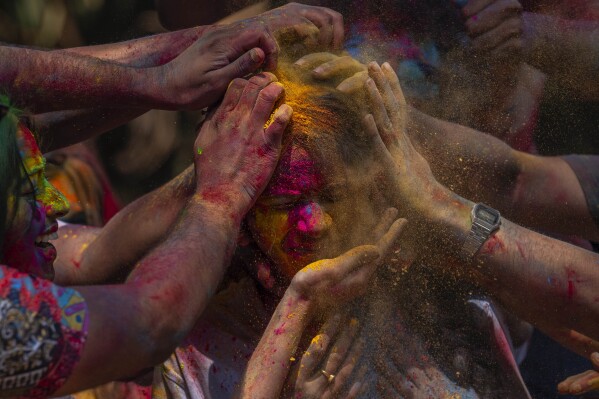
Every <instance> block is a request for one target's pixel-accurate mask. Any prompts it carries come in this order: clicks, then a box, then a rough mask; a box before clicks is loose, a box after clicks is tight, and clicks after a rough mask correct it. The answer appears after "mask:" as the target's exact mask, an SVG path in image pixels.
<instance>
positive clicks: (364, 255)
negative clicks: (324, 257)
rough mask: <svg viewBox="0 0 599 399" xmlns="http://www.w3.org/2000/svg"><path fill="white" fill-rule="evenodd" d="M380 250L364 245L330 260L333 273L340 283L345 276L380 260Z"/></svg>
mask: <svg viewBox="0 0 599 399" xmlns="http://www.w3.org/2000/svg"><path fill="white" fill-rule="evenodd" d="M379 257H380V254H379V250H378V248H377V247H376V246H374V245H362V246H359V247H356V248H353V249H350V250H349V251H347V252H345V253H344V254H342V255H341V256H338V257H337V258H335V259H329V260H328V261H329V267H331V272H332V273H333V274H334V276H336V277H337V281H339V280H340V279H341V278H342V277H343V276H346V275H348V274H350V273H351V272H352V271H354V270H356V269H359V268H360V267H362V266H364V265H370V264H372V263H373V262H375V261H376V260H377V259H379Z"/></svg>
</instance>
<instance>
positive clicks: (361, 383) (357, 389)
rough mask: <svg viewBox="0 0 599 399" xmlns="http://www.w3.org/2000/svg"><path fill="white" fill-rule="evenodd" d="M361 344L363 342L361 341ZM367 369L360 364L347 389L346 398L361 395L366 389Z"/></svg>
mask: <svg viewBox="0 0 599 399" xmlns="http://www.w3.org/2000/svg"><path fill="white" fill-rule="evenodd" d="M362 346H363V343H362ZM367 371H368V369H367V368H366V366H362V367H360V369H359V370H358V374H357V375H356V378H355V380H356V382H354V383H353V384H352V386H351V387H350V389H349V392H348V393H347V397H346V399H355V398H358V397H361V396H362V395H363V394H364V393H365V392H366V390H367V389H368V387H369V385H370V384H369V381H367V380H366V372H367Z"/></svg>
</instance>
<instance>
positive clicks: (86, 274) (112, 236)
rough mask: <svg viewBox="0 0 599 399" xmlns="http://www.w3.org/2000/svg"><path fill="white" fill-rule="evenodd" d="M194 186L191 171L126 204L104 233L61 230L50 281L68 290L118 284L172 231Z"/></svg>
mask: <svg viewBox="0 0 599 399" xmlns="http://www.w3.org/2000/svg"><path fill="white" fill-rule="evenodd" d="M194 187H195V176H194V170H193V167H191V166H190V167H189V168H187V169H186V170H185V171H183V172H182V173H181V174H180V175H179V176H177V177H176V178H175V179H173V180H171V181H170V182H169V183H167V184H165V185H164V186H163V187H161V188H159V189H157V190H154V191H152V192H151V193H148V194H146V195H144V196H143V197H141V198H139V199H137V200H135V201H134V202H132V203H131V204H129V205H127V206H126V207H125V208H124V209H123V210H121V211H120V212H119V213H118V214H116V215H115V216H114V217H113V218H112V219H111V220H110V222H108V224H107V225H106V226H104V227H103V228H97V227H89V226H77V225H67V226H63V227H61V228H60V229H59V230H58V236H59V238H58V240H56V241H55V242H54V245H55V246H56V248H57V251H58V258H57V259H56V262H55V263H54V269H55V271H56V273H55V277H54V281H55V282H56V283H57V284H59V285H67V286H71V285H81V284H103V283H106V282H109V281H112V282H116V281H122V280H123V279H124V278H125V277H126V276H127V275H128V274H129V272H130V271H131V268H132V267H133V265H134V264H135V263H136V262H137V261H138V260H139V259H140V258H141V257H142V256H143V255H144V254H146V253H147V252H148V251H149V250H150V249H151V248H153V247H155V246H156V245H157V244H158V243H159V242H160V241H162V240H163V239H164V237H166V236H167V233H168V232H169V231H170V230H172V228H173V227H174V225H175V222H176V221H177V217H178V216H179V214H180V213H181V211H182V210H183V208H184V207H185V205H186V203H187V202H188V201H189V199H190V197H191V196H192V195H193V193H194ZM106 253H110V256H106Z"/></svg>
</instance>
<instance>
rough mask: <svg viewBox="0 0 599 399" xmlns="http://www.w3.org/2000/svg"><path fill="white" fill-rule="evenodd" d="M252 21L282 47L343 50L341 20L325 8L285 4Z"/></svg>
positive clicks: (340, 16) (336, 13) (339, 15)
mask: <svg viewBox="0 0 599 399" xmlns="http://www.w3.org/2000/svg"><path fill="white" fill-rule="evenodd" d="M252 20H257V21H260V22H262V23H263V24H265V25H266V26H267V27H268V28H269V29H270V30H271V31H272V32H274V34H275V35H276V36H277V38H279V39H280V40H282V41H284V42H286V43H289V42H291V43H293V42H300V43H302V44H304V45H306V46H307V47H308V49H312V50H315V49H321V50H328V49H334V50H339V49H341V48H342V47H343V36H344V30H343V16H342V15H341V14H340V13H338V12H336V11H333V10H331V9H329V8H325V7H317V6H309V5H305V4H299V3H288V4H286V5H284V6H282V7H279V8H275V9H273V10H270V11H267V12H265V13H263V14H260V15H258V16H257V17H255V18H252V19H250V20H248V21H252Z"/></svg>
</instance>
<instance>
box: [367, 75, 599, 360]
mask: <svg viewBox="0 0 599 399" xmlns="http://www.w3.org/2000/svg"><path fill="white" fill-rule="evenodd" d="M369 72H370V76H371V78H372V79H371V80H369V81H368V84H367V86H368V91H369V93H370V97H371V100H372V103H373V110H374V117H372V116H370V115H369V116H368V117H367V118H366V126H367V128H368V131H369V132H370V134H371V137H372V140H373V145H375V148H378V150H379V151H380V157H379V159H381V160H382V161H383V162H384V163H385V165H386V168H385V170H386V171H388V175H387V177H388V179H390V182H393V183H390V184H391V185H392V187H395V188H394V189H392V194H391V196H392V197H393V198H395V201H397V203H398V204H401V205H402V209H403V210H405V211H406V212H409V214H410V215H411V217H412V221H413V222H412V224H411V225H412V226H415V228H414V232H413V233H414V235H415V239H416V240H418V245H419V246H418V248H421V249H422V251H421V254H422V256H429V257H430V259H429V261H430V262H431V264H437V265H439V267H447V262H448V260H450V259H452V258H453V259H454V264H455V268H456V269H455V272H456V274H458V275H459V276H461V277H463V278H467V279H471V280H472V281H473V282H475V283H477V284H480V285H481V286H482V287H484V288H485V289H486V290H487V291H488V292H489V293H491V294H492V295H493V296H495V297H496V298H497V299H498V300H499V301H500V302H501V303H502V304H503V305H504V306H505V307H506V308H507V309H509V310H510V311H512V312H513V313H514V314H516V315H518V316H519V317H521V318H523V319H525V320H527V321H530V322H532V323H533V324H536V325H538V326H539V327H540V328H541V329H543V330H544V331H546V332H547V333H548V334H551V335H552V336H553V338H555V339H557V340H558V341H559V342H561V343H562V344H564V345H566V346H569V347H572V346H573V345H572V344H573V340H572V337H571V336H570V335H568V336H565V335H563V334H561V335H560V334H556V332H560V331H567V332H569V331H570V330H573V331H575V332H577V333H580V334H582V336H579V337H578V338H580V339H584V337H583V336H587V337H588V338H590V340H591V344H589V345H588V346H587V349H586V351H585V350H583V351H582V352H583V353H585V354H586V355H589V354H590V350H589V349H591V348H592V347H593V345H594V344H593V343H592V340H595V341H599V304H598V302H597V300H596V299H597V294H596V293H597V287H599V272H598V269H597V267H596V265H597V263H598V262H599V255H597V254H595V253H593V252H590V251H586V250H583V249H581V248H578V247H575V246H573V245H570V244H567V243H564V242H561V241H558V240H555V239H552V238H549V237H546V236H543V235H541V234H538V233H536V232H534V231H531V230H528V229H525V228H523V227H521V226H518V225H516V224H514V223H511V222H510V221H508V220H505V219H504V220H502V224H501V227H500V228H499V230H498V231H497V232H496V233H494V234H493V235H492V236H491V237H490V238H489V239H488V240H487V241H486V242H485V243H484V245H483V246H482V248H480V249H479V250H478V252H477V253H476V255H475V256H474V259H471V261H470V262H468V261H466V262H465V261H463V260H460V258H459V254H460V249H461V247H462V245H463V243H464V241H465V239H466V237H467V235H468V233H469V231H470V228H471V225H472V222H471V216H470V214H471V210H472V208H473V205H474V203H473V202H471V201H468V200H466V199H464V198H462V197H460V196H458V195H457V194H455V193H453V192H452V191H450V190H449V189H447V188H446V187H444V186H443V185H441V184H440V183H439V182H437V180H436V179H435V177H434V176H433V174H432V172H431V170H430V168H429V166H428V163H427V161H426V160H425V158H424V157H422V156H421V155H420V154H419V153H418V152H417V151H416V149H415V148H414V147H413V146H412V144H411V141H410V140H409V138H408V136H407V134H405V131H404V130H403V128H402V126H403V125H402V124H403V120H402V117H403V116H402V113H401V108H400V107H399V105H398V102H397V100H396V94H395V93H397V91H398V90H400V88H399V86H396V84H395V83H394V82H396V80H395V77H394V76H393V75H394V73H393V71H390V70H387V69H383V70H381V69H380V68H379V67H378V65H376V64H374V63H373V64H371V65H370V66H369ZM394 86H396V87H394ZM392 87H394V89H392ZM387 121H389V122H387ZM383 154H385V155H383ZM397 160H401V162H397ZM546 216H547V217H551V215H546ZM440 244H441V245H440ZM578 348H579V349H580V345H579V346H578Z"/></svg>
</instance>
